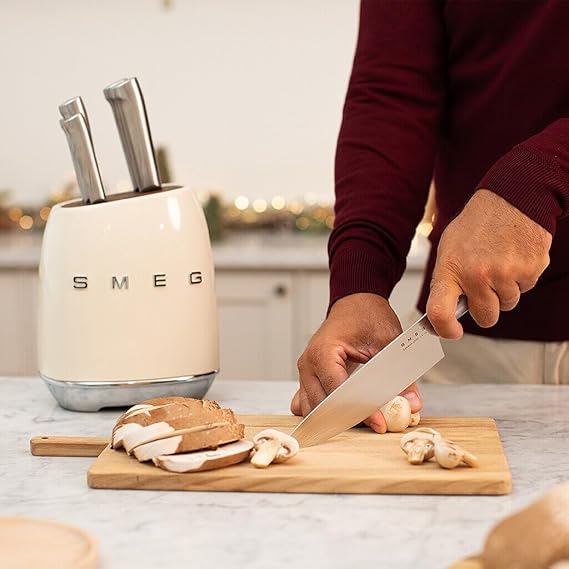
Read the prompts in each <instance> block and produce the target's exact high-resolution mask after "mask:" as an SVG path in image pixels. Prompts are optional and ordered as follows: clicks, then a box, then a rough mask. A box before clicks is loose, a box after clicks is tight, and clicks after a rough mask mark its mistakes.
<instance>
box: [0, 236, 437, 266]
mask: <svg viewBox="0 0 569 569" xmlns="http://www.w3.org/2000/svg"><path fill="white" fill-rule="evenodd" d="M327 242H328V237H327V236H326V235H304V234H291V233H283V234H262V233H261V234H260V233H253V234H243V235H239V234H235V235H232V236H231V237H229V238H227V239H225V240H222V241H219V242H216V243H214V245H213V247H212V249H213V258H214V262H215V266H216V268H217V269H220V270H239V269H241V270H244V269H248V270H303V269H305V270H324V271H327V270H328V253H327ZM40 247H41V235H40V234H39V233H22V232H17V233H11V234H3V235H0V270H35V269H37V267H38V264H39V258H40ZM428 253H429V244H428V241H427V240H426V239H425V238H424V237H421V238H416V239H415V240H414V241H413V244H412V246H411V251H410V253H409V256H408V258H407V268H408V269H410V270H422V269H423V267H424V266H425V263H426V260H427V256H428Z"/></svg>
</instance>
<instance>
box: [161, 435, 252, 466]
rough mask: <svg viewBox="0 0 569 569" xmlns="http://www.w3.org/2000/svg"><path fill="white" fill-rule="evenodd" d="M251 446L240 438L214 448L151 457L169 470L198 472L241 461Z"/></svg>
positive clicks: (247, 454) (250, 443)
mask: <svg viewBox="0 0 569 569" xmlns="http://www.w3.org/2000/svg"><path fill="white" fill-rule="evenodd" d="M252 448H253V443H252V442H251V441H246V440H242V441H238V442H236V443H230V444H228V445H223V446H221V447H219V448H218V449H216V450H203V451H198V452H190V453H185V454H175V455H172V456H157V457H155V458H153V459H152V462H154V464H155V465H156V466H159V467H160V468H163V469H164V470H168V471H170V472H200V471H203V470H213V469H216V468H223V467H225V466H231V465H232V464H238V463H239V462H243V461H244V460H245V459H246V458H247V457H248V456H249V454H250V452H251V449H252Z"/></svg>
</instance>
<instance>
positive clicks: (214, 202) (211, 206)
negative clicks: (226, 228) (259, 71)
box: [203, 194, 224, 241]
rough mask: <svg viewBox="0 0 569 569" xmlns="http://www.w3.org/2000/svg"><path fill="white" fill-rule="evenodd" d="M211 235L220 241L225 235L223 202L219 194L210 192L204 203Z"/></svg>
mask: <svg viewBox="0 0 569 569" xmlns="http://www.w3.org/2000/svg"><path fill="white" fill-rule="evenodd" d="M203 210H204V214H205V219H206V221H207V227H208V229H209V237H210V239H211V240H212V241H218V240H219V239H221V238H222V237H223V211H224V207H223V203H222V201H221V198H220V197H219V196H218V195H217V194H210V196H209V197H208V199H207V201H206V202H205V204H204V205H203Z"/></svg>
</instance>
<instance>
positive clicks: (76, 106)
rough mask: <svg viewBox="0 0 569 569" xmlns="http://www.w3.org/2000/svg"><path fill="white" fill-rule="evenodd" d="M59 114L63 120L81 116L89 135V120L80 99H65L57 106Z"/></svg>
mask: <svg viewBox="0 0 569 569" xmlns="http://www.w3.org/2000/svg"><path fill="white" fill-rule="evenodd" d="M59 113H60V114H61V116H62V117H63V118H64V119H70V118H71V117H72V116H73V115H83V118H84V119H85V124H86V125H87V130H88V131H89V134H91V127H90V126H89V119H88V117H87V110H86V109H85V105H84V103H83V99H82V98H81V97H72V98H71V99H67V101H64V102H63V103H61V105H59Z"/></svg>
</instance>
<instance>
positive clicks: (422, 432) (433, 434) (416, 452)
mask: <svg viewBox="0 0 569 569" xmlns="http://www.w3.org/2000/svg"><path fill="white" fill-rule="evenodd" d="M440 436H441V435H440V433H439V432H438V431H435V430H434V429H429V428H426V427H422V428H420V429H416V430H414V431H411V432H410V433H407V434H405V435H403V437H401V449H402V450H403V452H404V453H405V454H406V455H407V460H408V461H409V462H410V463H411V464H422V463H423V462H424V461H426V460H431V458H433V456H435V440H436V439H437V438H440Z"/></svg>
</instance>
